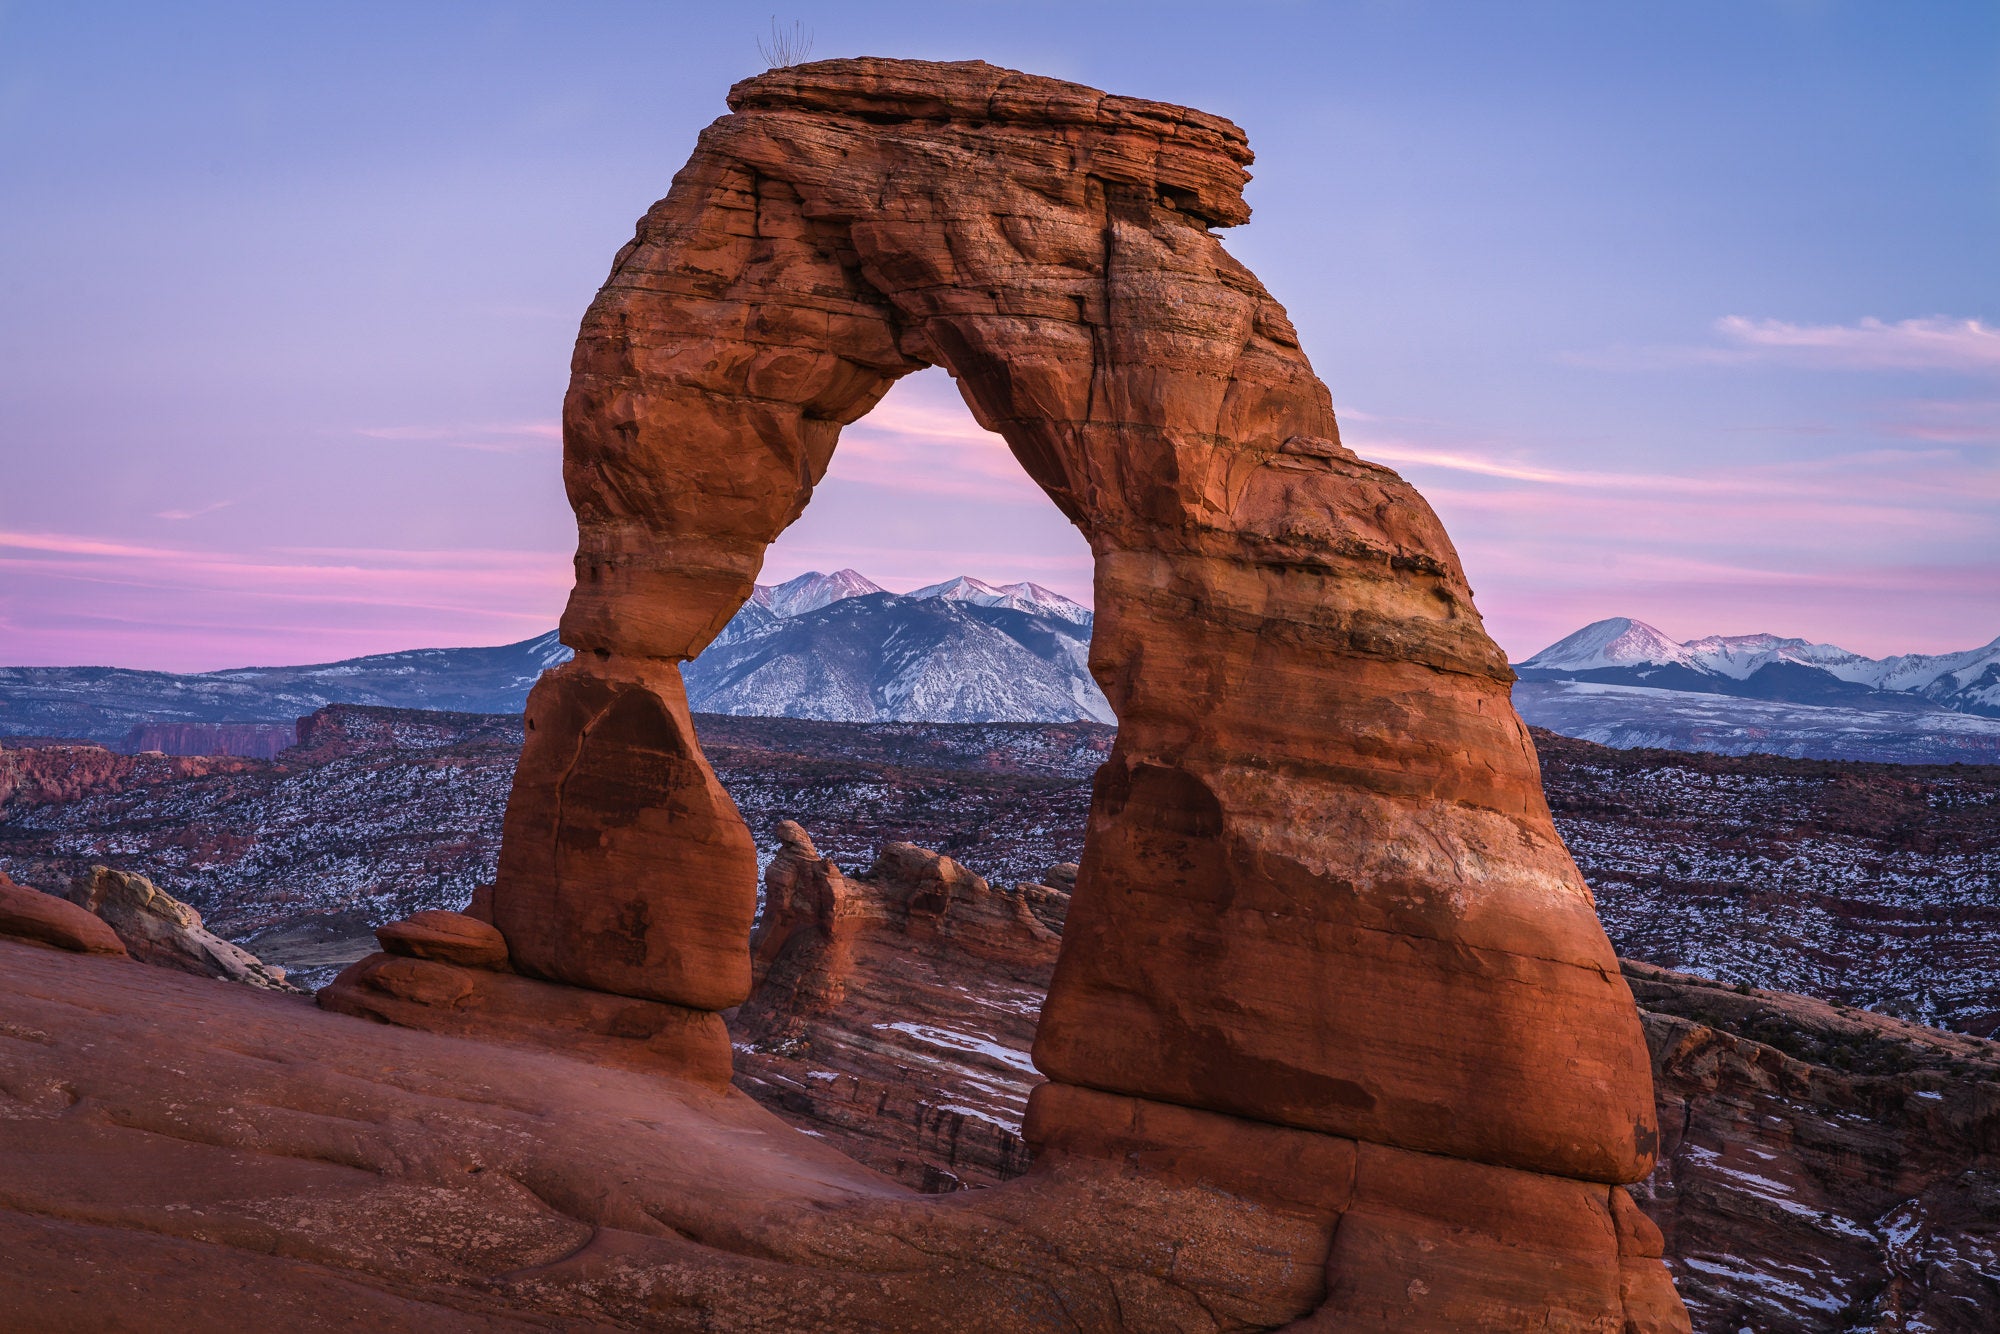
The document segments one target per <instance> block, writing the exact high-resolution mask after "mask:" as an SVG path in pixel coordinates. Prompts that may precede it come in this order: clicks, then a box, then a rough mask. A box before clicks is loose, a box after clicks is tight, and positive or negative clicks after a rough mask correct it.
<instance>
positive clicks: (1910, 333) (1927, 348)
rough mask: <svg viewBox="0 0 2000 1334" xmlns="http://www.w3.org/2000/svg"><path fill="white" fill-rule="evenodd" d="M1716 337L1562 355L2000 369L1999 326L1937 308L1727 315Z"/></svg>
mask: <svg viewBox="0 0 2000 1334" xmlns="http://www.w3.org/2000/svg"><path fill="white" fill-rule="evenodd" d="M1714 330H1715V334H1716V337H1717V340H1718V341H1716V342H1714V343H1706V344H1694V345H1667V346H1652V347H1612V348H1603V349H1599V350H1596V351H1589V352H1566V353H1562V354H1559V356H1558V360H1560V361H1564V362H1566V363H1568V364H1570V365H1575V366H1589V367H1593V368H1595V369H1599V370H1655V369H1660V368H1663V367H1666V368H1671V367H1676V366H1745V365H1754V364H1758V363H1778V364H1784V365H1793V366H1805V367H1810V368H1816V369H1825V370H1854V371H1928V372H1933V373H1944V374H1958V375H1978V376H1989V375H2000V328H1996V327H1995V326H1993V325H1990V324H1987V323H1986V322H1985V321H1983V320H1978V319H1958V318H1954V317H1949V316H1944V315H1933V316H1929V317H1926V318H1922V319H1908V320H1895V321H1889V320H1882V319H1877V318H1875V317H1874V316H1869V317H1866V318H1864V319H1861V320H1857V321H1855V322H1854V323H1853V324H1794V323H1792V322H1791V321H1789V320H1779V319H1753V318H1751V317H1749V316H1746V315H1725V316H1724V317H1722V318H1721V319H1719V320H1717V321H1716V322H1715V325H1714Z"/></svg>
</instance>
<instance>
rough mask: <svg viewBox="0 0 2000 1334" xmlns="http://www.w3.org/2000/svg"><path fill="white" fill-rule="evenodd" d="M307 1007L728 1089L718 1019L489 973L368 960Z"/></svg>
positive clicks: (481, 968)
mask: <svg viewBox="0 0 2000 1334" xmlns="http://www.w3.org/2000/svg"><path fill="white" fill-rule="evenodd" d="M453 915H455V914H453ZM399 943H408V942H407V939H404V940H400V941H399ZM316 999H317V1000H318V1002H319V1004H320V1006H321V1008H323V1009H328V1010H332V1011H335V1012H336V1013H339V1014H349V1015H355V1016H357V1017H360V1018H364V1019H375V1020H379V1021H381V1022H383V1023H390V1024H399V1025H402V1026H403V1027H405V1028H422V1029H427V1030H429V1031H431V1032H434V1033H447V1034H453V1035H457V1036H464V1037H478V1038H486V1039H493V1040H499V1041H504V1042H510V1043H520V1044H524V1045H528V1046H536V1047H546V1048H549V1049H551V1050H554V1051H560V1052H566V1053H569V1054H571V1055H573V1056H576V1057H578V1058H580V1059H583V1060H588V1061H594V1062H596V1063H598V1064H600V1065H608V1066H616V1067H619V1068H621V1069H626V1070H639V1071H644V1072H647V1073H652V1074H672V1075H675V1076H677V1077H679V1078H681V1079H685V1080H688V1081H690V1082H691V1083H694V1084H698V1085H702V1086H705V1087H708V1088H712V1089H720V1088H723V1087H726V1086H727V1085H728V1083H729V1075H730V1061H729V1034H728V1031H727V1030H726V1029H725V1028H724V1026H723V1022H722V1018H721V1016H719V1015H716V1014H714V1013H712V1012H710V1011H707V1010H690V1009H688V1008H686V1007H685V1006H680V1005H665V1004H662V1003H660V1002H658V1001H647V1000H639V999H637V998H636V997H631V996H614V995H609V994H607V993H605V992H601V991H587V990H584V989H583V988H581V987H566V986H560V985H556V984H552V983H548V982H537V981H534V980H533V979H531V978H525V977H515V976H513V975H511V974H507V973H496V972H493V971H491V967H490V965H475V966H470V967H468V966H465V965H462V964H458V963H450V962H445V961H442V960H440V959H437V958H432V957H422V956H418V957H406V956H400V955H394V954H371V955H369V956H368V957H367V958H365V959H362V960H361V961H360V962H358V963H354V964H351V965H349V966H348V967H347V968H346V969H345V970H344V971H342V973H341V974H340V976H339V977H337V978H335V979H334V980H333V981H332V982H330V983H328V984H327V985H326V986H324V987H322V988H321V989H320V990H319V992H318V994H317V996H316Z"/></svg>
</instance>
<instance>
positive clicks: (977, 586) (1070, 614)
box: [850, 571, 1092, 625]
mask: <svg viewBox="0 0 2000 1334" xmlns="http://www.w3.org/2000/svg"><path fill="white" fill-rule="evenodd" d="M850 573H851V571H850ZM909 596H910V597H913V598H944V599H945V600H946V601H949V602H970V603H972V604H973V605H974V606H977V607H1007V608H1011V609H1012V610H1014V611H1025V612H1032V613H1037V614H1040V615H1045V616H1060V617H1062V618H1063V619H1064V620H1066V621H1072V622H1074V623H1075V624H1077V625H1089V624H1090V623H1091V619H1092V617H1091V612H1090V608H1088V607H1085V606H1081V605H1080V604H1078V603H1075V602H1071V601H1070V600H1069V599H1068V598H1066V597H1064V596H1063V595H1062V594H1060V593H1057V592H1054V591H1052V590H1050V589H1047V588H1043V587H1042V586H1041V585H1040V584H1031V583H1028V582H1027V581H1025V580H1023V581H1022V582H1021V583H1018V584H997V585H996V584H989V583H987V582H985V581H984V580H980V579H974V578H973V577H972V576H971V575H966V574H961V575H960V576H958V578H956V579H948V580H946V581H945V582H944V583H941V584H931V585H929V586H927V587H924V588H919V589H917V590H915V591H914V592H912V593H910V594H909Z"/></svg>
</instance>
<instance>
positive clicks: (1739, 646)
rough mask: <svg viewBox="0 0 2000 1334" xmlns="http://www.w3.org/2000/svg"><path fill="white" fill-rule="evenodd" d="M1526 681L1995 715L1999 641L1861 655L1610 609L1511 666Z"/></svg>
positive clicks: (1998, 711)
mask: <svg viewBox="0 0 2000 1334" xmlns="http://www.w3.org/2000/svg"><path fill="white" fill-rule="evenodd" d="M1515 671H1516V672H1517V673H1519V675H1520V677H1521V679H1522V680H1524V681H1592V682H1597V683H1599V684H1606V685H1641V686H1649V687H1652V688H1655V689H1666V690H1682V691H1693V692H1696V693H1702V694H1717V695H1740V696H1744V697H1746V698H1752V699H1769V700H1781V701H1785V702H1789V703H1796V704H1820V703H1828V702H1833V701H1838V702H1840V703H1842V704H1844V705H1849V706H1852V707H1857V708H1864V709H1878V710H1883V709H1886V710H1893V711H1903V710H1908V709H1911V708H1926V707H1928V708H1938V709H1944V710H1948V711H1950V712H1953V713H1974V714H1982V715H1985V716H1987V717H2000V639H1995V640H1994V641H1993V642H1992V643H1990V644H1987V645H1986V646H1985V647H1983V648H1975V649H1967V650H1965V651H1964V652H1961V653H1937V654H1926V653H1904V654H1898V655H1896V656H1894V657H1889V658H1868V657H1863V656H1862V655H1861V654H1859V653H1852V652H1849V651H1848V650H1846V649H1844V648H1840V647H1839V646H1837V645H1834V644H1815V643H1812V642H1810V641H1808V640H1804V639H1786V638H1782V637H1780V636H1778V635H1772V634H1758V635H1708V636H1706V637H1704V638H1701V639H1690V640H1688V641H1686V642H1685V643H1682V642H1679V641H1676V640H1674V639H1671V638H1669V637H1668V636H1667V635H1665V634H1663V633H1661V632H1660V631H1659V630H1656V629H1654V628H1653V627H1652V626H1650V625H1647V624H1646V623H1645V622H1644V621H1635V620H1632V619H1630V618H1628V617H1624V616H1618V617H1613V618H1611V619H1610V620H1604V621H1596V622H1593V623H1592V624H1590V625H1586V626H1584V627H1583V629H1581V630H1578V631H1577V632H1576V633H1575V634H1572V635H1569V636H1568V637H1566V638H1564V639H1560V640H1557V641H1556V642H1555V643H1553V644H1551V645H1549V646H1548V647H1547V648H1545V649H1543V650H1542V651H1541V652H1540V653H1537V654H1535V655H1534V656H1533V657H1531V658H1529V659H1527V660H1526V661H1524V662H1521V663H1519V664H1517V665H1516V667H1515Z"/></svg>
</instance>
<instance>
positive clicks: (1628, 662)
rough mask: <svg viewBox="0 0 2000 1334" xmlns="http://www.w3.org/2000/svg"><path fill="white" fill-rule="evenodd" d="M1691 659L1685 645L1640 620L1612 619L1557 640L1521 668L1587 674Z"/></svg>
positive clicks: (1626, 617) (1686, 662)
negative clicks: (1611, 668)
mask: <svg viewBox="0 0 2000 1334" xmlns="http://www.w3.org/2000/svg"><path fill="white" fill-rule="evenodd" d="M1692 658H1693V655H1692V654H1691V653H1689V652H1688V650H1687V648H1686V646H1685V645H1683V644H1681V643H1679V642H1678V641H1676V640H1673V639H1669V638H1668V637H1667V635H1666V634H1665V633H1664V632H1663V631H1661V630H1658V629H1656V628H1655V627H1653V626H1650V625H1648V624H1646V623H1645V622H1644V621H1635V620H1633V619H1632V618H1631V617H1629V616H1612V617H1609V618H1607V619H1605V620H1602V621H1592V622H1591V623H1590V624H1589V625H1586V626H1584V627H1583V629H1581V630H1578V631H1577V632H1576V633H1574V634H1572V635H1569V636H1567V637H1565V638H1562V639H1559V640H1557V641H1556V642H1555V643H1553V644H1551V645H1549V646H1548V647H1547V648H1545V649H1543V650H1542V651H1541V652H1540V653H1537V654H1536V655H1535V656H1534V657H1532V658H1529V659H1528V660H1527V661H1526V662H1524V663H1522V664H1521V666H1522V667H1524V668H1532V669H1535V670H1538V671H1572V672H1587V671H1597V670H1601V669H1603V668H1606V667H1637V666H1642V665H1660V666H1664V665H1666V664H1668V663H1678V664H1682V665H1686V664H1688V663H1689V662H1690V661H1691V660H1692Z"/></svg>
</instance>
